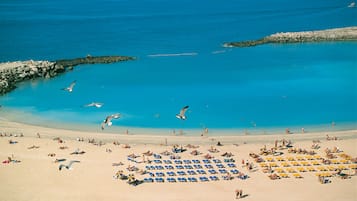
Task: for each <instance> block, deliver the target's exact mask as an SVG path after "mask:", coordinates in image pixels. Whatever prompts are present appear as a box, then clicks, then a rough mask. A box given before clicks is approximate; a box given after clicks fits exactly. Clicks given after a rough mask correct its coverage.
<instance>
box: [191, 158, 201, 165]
mask: <svg viewBox="0 0 357 201" xmlns="http://www.w3.org/2000/svg"><path fill="white" fill-rule="evenodd" d="M192 162H193V163H196V164H198V163H201V161H200V160H197V159H192Z"/></svg>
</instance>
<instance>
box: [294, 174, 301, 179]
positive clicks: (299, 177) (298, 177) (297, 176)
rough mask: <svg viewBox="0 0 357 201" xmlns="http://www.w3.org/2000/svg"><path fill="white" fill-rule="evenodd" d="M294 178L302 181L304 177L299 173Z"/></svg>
mask: <svg viewBox="0 0 357 201" xmlns="http://www.w3.org/2000/svg"><path fill="white" fill-rule="evenodd" d="M293 176H294V177H295V178H297V179H302V178H303V177H302V176H301V174H299V173H294V174H293Z"/></svg>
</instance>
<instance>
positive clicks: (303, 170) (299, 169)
mask: <svg viewBox="0 0 357 201" xmlns="http://www.w3.org/2000/svg"><path fill="white" fill-rule="evenodd" d="M297 170H298V171H299V172H306V170H305V168H303V167H298V168H297Z"/></svg>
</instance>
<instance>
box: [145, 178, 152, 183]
mask: <svg viewBox="0 0 357 201" xmlns="http://www.w3.org/2000/svg"><path fill="white" fill-rule="evenodd" d="M144 182H145V183H152V182H154V179H153V178H144Z"/></svg>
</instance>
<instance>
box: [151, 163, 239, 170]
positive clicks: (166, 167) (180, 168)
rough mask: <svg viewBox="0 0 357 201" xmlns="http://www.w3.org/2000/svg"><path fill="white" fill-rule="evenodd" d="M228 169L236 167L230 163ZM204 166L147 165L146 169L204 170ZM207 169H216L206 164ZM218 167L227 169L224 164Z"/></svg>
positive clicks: (217, 165)
mask: <svg viewBox="0 0 357 201" xmlns="http://www.w3.org/2000/svg"><path fill="white" fill-rule="evenodd" d="M227 166H228V167H230V168H235V167H236V165H235V164H234V163H228V164H227ZM202 167H203V166H202V165H193V166H192V165H175V166H173V165H165V166H162V165H147V166H145V168H146V169H147V170H163V169H167V170H173V169H179V170H182V169H202ZM204 167H205V168H207V169H213V168H214V167H213V166H212V165H211V164H205V165H204ZM216 167H217V168H221V169H223V168H225V166H224V165H223V164H216Z"/></svg>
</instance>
